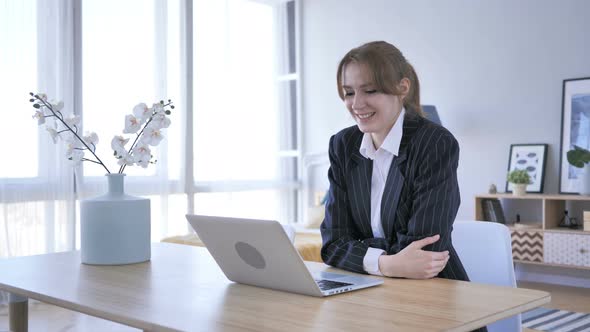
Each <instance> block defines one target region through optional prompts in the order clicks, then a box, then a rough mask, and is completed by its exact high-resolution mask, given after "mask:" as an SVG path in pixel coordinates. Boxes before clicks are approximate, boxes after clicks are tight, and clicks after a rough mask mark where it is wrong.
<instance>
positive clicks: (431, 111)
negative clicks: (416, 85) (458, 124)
mask: <svg viewBox="0 0 590 332" xmlns="http://www.w3.org/2000/svg"><path fill="white" fill-rule="evenodd" d="M421 107H422V112H424V114H425V115H426V118H427V119H428V120H430V121H432V122H434V123H437V124H439V125H441V126H442V122H441V121H440V117H439V116H438V112H437V111H436V106H434V105H421Z"/></svg>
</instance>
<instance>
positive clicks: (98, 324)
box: [0, 282, 590, 332]
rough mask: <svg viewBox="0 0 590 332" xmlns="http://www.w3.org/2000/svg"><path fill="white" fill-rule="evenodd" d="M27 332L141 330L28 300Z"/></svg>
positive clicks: (575, 298) (1, 323)
mask: <svg viewBox="0 0 590 332" xmlns="http://www.w3.org/2000/svg"><path fill="white" fill-rule="evenodd" d="M518 286H519V287H522V288H532V289H539V290H544V291H548V292H550V293H551V303H550V304H549V305H547V307H550V308H559V309H564V310H569V311H577V312H588V313H590V288H576V287H567V286H556V285H550V284H540V283H532V282H519V283H518ZM7 330H8V308H7V306H6V305H3V306H0V331H7ZM29 331H31V332H37V331H39V332H45V331H47V332H72V331H88V332H94V331H96V332H99V331H100V332H127V331H140V330H138V329H134V328H131V327H127V326H124V325H120V324H116V323H113V322H109V321H106V320H103V319H99V318H95V317H91V316H87V315H84V314H79V313H75V312H72V311H69V310H66V309H61V308H59V307H55V306H52V305H48V304H44V303H40V302H37V301H31V302H30V304H29ZM527 331H533V330H527Z"/></svg>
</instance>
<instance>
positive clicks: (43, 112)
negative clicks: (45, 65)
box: [29, 92, 174, 173]
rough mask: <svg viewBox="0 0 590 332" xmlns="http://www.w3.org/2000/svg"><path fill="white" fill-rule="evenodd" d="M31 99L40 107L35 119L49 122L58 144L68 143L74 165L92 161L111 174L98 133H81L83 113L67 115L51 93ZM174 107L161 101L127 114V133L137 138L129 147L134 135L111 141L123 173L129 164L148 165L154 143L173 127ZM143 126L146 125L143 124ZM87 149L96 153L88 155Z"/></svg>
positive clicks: (67, 153)
mask: <svg viewBox="0 0 590 332" xmlns="http://www.w3.org/2000/svg"><path fill="white" fill-rule="evenodd" d="M30 95H31V99H30V100H29V101H30V102H32V103H33V107H34V108H35V109H36V111H35V114H33V118H34V119H36V120H37V122H38V124H39V125H45V126H46V127H45V129H46V130H47V132H48V133H49V136H50V137H51V139H52V140H53V142H54V143H57V141H58V140H61V141H63V142H64V144H65V147H66V157H67V158H68V159H69V160H71V161H72V162H73V163H74V164H76V165H77V164H80V163H81V162H82V161H89V162H93V163H95V164H99V165H101V166H102V167H103V168H104V169H105V170H106V171H107V173H111V172H110V171H109V169H108V168H107V167H106V165H105V164H104V163H103V162H102V160H101V159H100V158H99V157H98V156H97V155H96V153H95V152H96V145H97V144H98V141H99V139H98V135H97V134H96V133H94V132H90V133H86V134H85V135H83V136H82V135H81V134H79V133H78V131H79V125H80V122H81V118H80V116H77V115H68V116H64V114H63V113H62V110H63V109H64V103H63V102H62V101H56V100H51V101H50V102H49V101H47V100H48V99H47V95H45V94H34V93H32V92H31V93H30ZM166 107H169V108H170V109H174V106H173V105H172V101H171V100H170V99H168V103H164V101H161V102H159V103H155V104H153V105H152V107H147V105H146V104H145V103H140V104H137V105H136V106H135V107H134V108H133V114H128V115H126V116H125V127H124V129H123V133H124V134H135V135H136V137H135V139H134V140H133V143H132V144H131V146H130V147H129V148H126V145H127V143H129V140H130V138H126V137H124V136H121V135H119V136H115V137H113V139H112V140H111V148H112V149H113V150H114V151H115V157H116V158H117V163H118V164H119V165H120V168H119V173H123V171H124V170H125V167H126V166H131V165H139V166H141V167H144V168H146V167H147V166H148V165H149V164H150V163H153V162H152V161H151V160H152V151H151V148H150V146H156V145H158V144H159V143H160V142H161V141H162V139H163V138H164V136H163V135H162V129H164V128H168V127H169V126H170V119H168V117H167V115H169V114H170V111H169V110H167V109H166ZM142 126H143V127H142ZM86 151H88V152H89V154H92V156H89V157H88V158H86V157H85V153H86Z"/></svg>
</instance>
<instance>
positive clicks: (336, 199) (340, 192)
mask: <svg viewBox="0 0 590 332" xmlns="http://www.w3.org/2000/svg"><path fill="white" fill-rule="evenodd" d="M328 154H329V157H330V169H329V170H328V179H329V181H330V189H329V191H328V195H327V199H326V215H325V218H324V221H323V222H322V225H321V226H320V231H321V233H322V242H323V245H322V249H321V256H322V260H323V261H324V262H325V263H326V264H328V265H332V266H335V267H339V268H342V269H346V270H349V271H353V272H358V273H366V272H365V270H364V269H363V258H364V256H365V254H366V253H367V249H368V248H369V245H368V244H367V243H364V242H362V241H361V240H360V237H361V236H360V233H359V231H358V229H357V227H356V225H355V224H354V221H353V219H352V216H351V212H350V204H349V200H348V194H349V193H348V190H347V187H346V181H345V177H344V173H345V171H344V164H343V158H344V144H343V142H341V141H340V142H339V140H338V139H337V138H336V136H332V137H331V138H330V147H329V152H328ZM384 249H387V247H385V248H384Z"/></svg>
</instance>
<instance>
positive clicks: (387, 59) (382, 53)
mask: <svg viewBox="0 0 590 332" xmlns="http://www.w3.org/2000/svg"><path fill="white" fill-rule="evenodd" d="M351 62H357V63H359V64H364V65H366V66H367V68H369V71H370V72H371V75H372V78H373V84H375V88H376V89H377V90H379V91H381V92H383V93H386V94H391V95H400V94H401V93H400V91H398V89H397V86H398V84H399V83H400V81H401V80H402V78H404V77H405V78H407V79H408V80H410V90H409V91H408V94H407V95H406V97H405V98H404V100H403V103H404V107H405V108H406V110H407V111H408V112H413V113H416V114H418V115H420V116H424V113H423V112H422V108H421V107H420V82H419V81H418V76H417V75H416V71H414V67H412V65H411V64H410V63H409V62H408V60H406V58H405V57H404V55H403V54H402V52H401V51H400V50H399V49H398V48H397V47H395V46H393V45H391V44H389V43H387V42H384V41H374V42H370V43H366V44H364V45H361V46H359V47H357V48H353V49H352V50H350V51H348V53H346V55H345V56H344V57H343V58H342V60H340V64H339V65H338V72H337V76H336V81H337V84H338V95H339V96H340V98H341V99H343V100H344V90H343V89H342V72H343V70H344V67H345V66H346V65H347V64H349V63H351Z"/></svg>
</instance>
